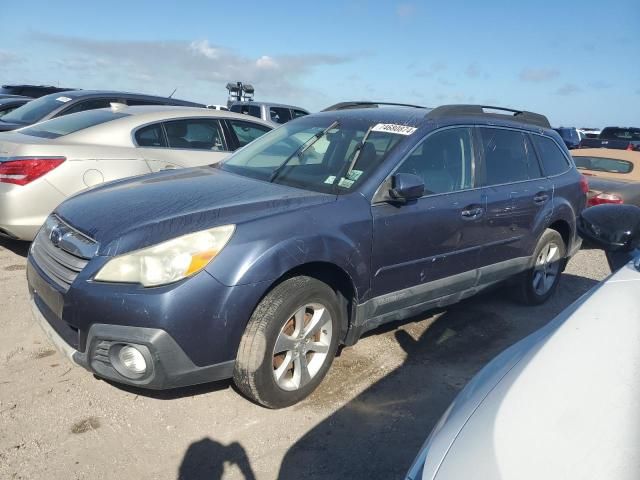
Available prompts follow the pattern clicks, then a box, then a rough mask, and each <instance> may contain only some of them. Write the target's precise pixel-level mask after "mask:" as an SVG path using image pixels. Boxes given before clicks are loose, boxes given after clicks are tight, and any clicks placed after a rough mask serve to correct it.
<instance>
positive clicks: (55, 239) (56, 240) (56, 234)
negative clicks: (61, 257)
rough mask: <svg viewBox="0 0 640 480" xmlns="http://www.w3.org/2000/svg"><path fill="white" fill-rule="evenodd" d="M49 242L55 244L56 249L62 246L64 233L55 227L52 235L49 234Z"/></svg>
mask: <svg viewBox="0 0 640 480" xmlns="http://www.w3.org/2000/svg"><path fill="white" fill-rule="evenodd" d="M49 240H51V243H53V244H54V245H55V246H56V247H57V246H59V245H60V240H62V232H61V231H60V229H59V228H58V227H55V228H54V229H53V230H51V233H50V234H49Z"/></svg>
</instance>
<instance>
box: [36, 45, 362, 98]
mask: <svg viewBox="0 0 640 480" xmlns="http://www.w3.org/2000/svg"><path fill="white" fill-rule="evenodd" d="M32 39H33V40H37V41H40V42H43V43H44V42H46V43H47V45H48V47H49V48H54V49H56V50H58V54H57V55H56V58H57V60H52V61H51V62H52V65H51V66H53V67H55V69H56V71H58V72H60V73H65V74H66V77H67V78H70V79H71V80H68V81H71V82H75V81H77V79H83V78H84V79H86V83H85V84H79V85H78V86H82V87H84V88H118V89H120V88H122V89H126V90H137V91H145V92H149V93H161V94H164V92H171V91H172V90H173V88H175V87H178V93H177V94H176V96H178V97H180V96H182V98H186V99H193V100H199V101H203V102H209V103H212V102H213V101H214V100H215V101H217V102H219V101H220V100H222V98H226V90H225V89H224V86H225V85H226V84H227V83H228V82H235V81H243V82H247V83H251V84H252V85H254V87H255V88H256V97H257V98H261V99H265V100H267V99H276V100H281V101H288V102H292V103H293V102H296V101H297V102H298V103H300V105H301V106H303V107H304V106H306V105H307V104H308V102H309V98H310V97H316V98H322V97H323V94H322V92H318V91H311V90H310V89H309V88H306V87H305V85H304V81H305V79H306V78H307V77H309V75H310V74H311V73H312V72H313V71H314V70H316V69H319V68H323V67H327V66H332V65H338V64H342V63H346V62H350V61H352V60H354V59H355V58H356V55H329V54H322V53H316V54H314V53H310V54H306V55H272V54H267V52H265V54H264V55H260V56H257V57H251V56H247V55H243V54H241V53H239V52H236V51H234V50H232V49H230V48H227V47H224V46H222V45H216V44H212V43H211V42H210V41H209V40H206V39H200V40H194V41H191V42H189V41H185V42H181V41H134V40H131V41H127V40H92V39H87V38H78V37H67V36H63V35H53V34H33V35H32ZM80 83H81V82H80ZM150 89H152V91H150ZM196 94H197V95H198V97H197V98H196ZM205 95H206V96H205ZM270 97H271V98H270Z"/></svg>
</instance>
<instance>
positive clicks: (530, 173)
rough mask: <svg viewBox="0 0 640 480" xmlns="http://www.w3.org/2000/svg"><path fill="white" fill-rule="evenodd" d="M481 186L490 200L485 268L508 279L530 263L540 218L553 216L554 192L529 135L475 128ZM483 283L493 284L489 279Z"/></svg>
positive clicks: (510, 130) (487, 214) (484, 253)
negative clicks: (535, 228)
mask: <svg viewBox="0 0 640 480" xmlns="http://www.w3.org/2000/svg"><path fill="white" fill-rule="evenodd" d="M476 130H477V134H478V146H479V157H480V162H479V168H478V181H479V184H480V185H481V186H482V187H483V194H484V196H485V198H486V206H487V207H486V208H487V210H486V218H485V222H486V228H485V230H484V231H485V238H486V244H485V246H484V247H483V250H482V265H481V266H484V267H486V266H490V265H493V266H496V265H497V268H496V269H493V270H494V273H495V274H496V275H498V276H501V275H505V276H508V275H509V274H510V273H512V272H511V270H518V269H520V268H521V267H522V266H523V265H526V264H527V261H528V257H529V256H530V255H531V253H532V251H533V249H534V247H535V242H536V238H535V236H534V235H533V229H534V226H535V225H536V221H537V219H538V218H539V216H540V215H546V214H547V213H549V214H550V212H551V208H550V207H551V199H552V193H553V191H552V187H551V183H550V182H549V181H548V180H547V179H546V178H544V176H543V174H542V170H541V168H540V164H539V162H538V159H537V157H536V154H535V151H534V149H533V146H532V143H531V140H530V138H529V135H528V133H526V132H522V131H519V130H513V129H507V128H497V127H477V129H476ZM484 280H485V281H489V279H487V278H485V279H484Z"/></svg>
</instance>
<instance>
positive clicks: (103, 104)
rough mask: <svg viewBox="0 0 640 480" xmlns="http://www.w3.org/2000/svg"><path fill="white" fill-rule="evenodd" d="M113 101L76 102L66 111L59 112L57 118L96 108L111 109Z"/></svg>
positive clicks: (107, 99)
mask: <svg viewBox="0 0 640 480" xmlns="http://www.w3.org/2000/svg"><path fill="white" fill-rule="evenodd" d="M115 101H116V99H115V98H96V99H95V100H85V101H84V102H78V103H76V104H75V105H72V106H70V107H69V108H67V109H66V110H63V111H62V112H60V113H59V114H58V115H57V116H60V115H69V114H70V113H77V112H84V111H85V110H95V109H96V108H109V107H111V102H115Z"/></svg>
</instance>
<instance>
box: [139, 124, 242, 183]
mask: <svg viewBox="0 0 640 480" xmlns="http://www.w3.org/2000/svg"><path fill="white" fill-rule="evenodd" d="M134 140H135V143H136V145H137V147H138V148H139V152H140V154H141V155H142V156H143V158H144V159H145V160H146V161H147V162H148V163H149V167H150V168H151V170H152V171H154V172H156V171H159V170H167V169H173V168H185V167H196V166H200V165H210V164H213V163H217V162H219V161H220V160H222V159H223V158H225V157H226V156H227V155H229V153H230V148H229V147H228V146H227V140H226V138H225V136H224V133H223V130H222V126H221V125H220V121H219V120H218V119H216V118H188V119H180V120H171V121H165V122H158V123H155V124H152V125H147V126H145V127H142V128H140V129H138V130H136V131H135V132H134Z"/></svg>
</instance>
